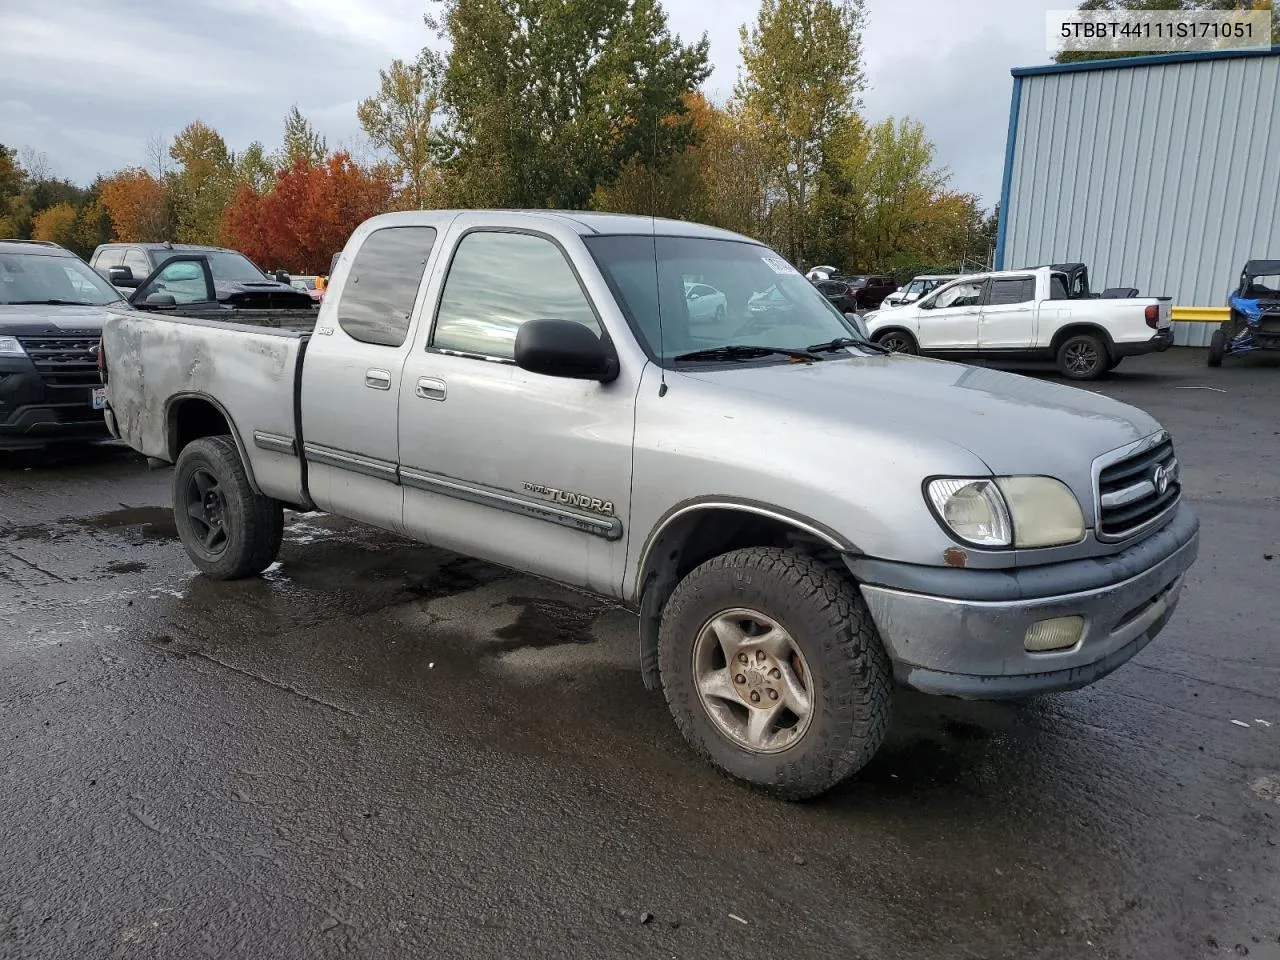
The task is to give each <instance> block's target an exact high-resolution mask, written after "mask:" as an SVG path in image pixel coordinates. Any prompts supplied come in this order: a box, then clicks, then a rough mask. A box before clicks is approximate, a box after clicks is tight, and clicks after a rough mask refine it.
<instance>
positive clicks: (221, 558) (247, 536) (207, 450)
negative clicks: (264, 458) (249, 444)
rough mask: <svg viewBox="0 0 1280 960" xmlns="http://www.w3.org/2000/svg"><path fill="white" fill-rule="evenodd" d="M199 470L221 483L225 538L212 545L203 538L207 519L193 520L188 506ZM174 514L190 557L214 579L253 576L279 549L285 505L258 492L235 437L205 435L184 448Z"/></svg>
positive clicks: (176, 474)
mask: <svg viewBox="0 0 1280 960" xmlns="http://www.w3.org/2000/svg"><path fill="white" fill-rule="evenodd" d="M197 473H199V474H201V476H203V477H206V478H207V477H212V478H213V479H214V480H215V481H216V484H217V487H216V491H217V495H218V498H219V501H220V502H219V510H218V519H219V524H218V526H219V527H220V528H221V529H222V531H223V535H224V536H223V538H222V540H221V542H220V543H219V544H218V546H217V547H216V548H212V549H211V548H209V547H206V545H205V542H204V540H205V537H206V536H207V534H208V531H209V527H208V524H207V522H203V521H198V520H196V519H193V517H192V516H191V513H190V512H189V511H188V509H187V504H188V500H189V499H190V498H191V496H192V495H193V494H194V493H195V482H196V481H195V476H196V475H197ZM173 517H174V523H175V525H176V526H177V528H178V536H179V538H180V539H181V540H182V545H183V546H184V547H185V548H186V550H187V555H188V556H189V557H190V558H191V560H192V562H194V563H195V565H196V566H197V567H199V568H200V570H201V572H203V573H204V574H205V576H208V577H212V578H213V579H215V580H239V579H242V578H244V577H251V576H255V575H256V574H259V573H261V572H262V571H263V570H265V569H266V568H267V567H269V566H270V565H271V564H272V563H274V562H275V559H276V556H277V555H278V554H279V553H280V541H281V539H282V538H283V535H284V508H283V507H282V505H281V503H280V501H278V500H273V499H272V498H271V497H264V496H262V495H261V494H258V493H254V491H253V487H252V486H251V485H250V484H249V475H248V474H247V473H246V472H245V469H244V464H243V463H242V462H241V460H240V451H239V450H237V449H236V444H235V441H234V440H232V439H231V437H228V436H217V437H202V438H200V439H199V440H193V441H192V442H191V443H189V444H187V445H186V446H185V447H183V449H182V453H180V454H179V455H178V463H177V466H176V467H175V469H174V471H173Z"/></svg>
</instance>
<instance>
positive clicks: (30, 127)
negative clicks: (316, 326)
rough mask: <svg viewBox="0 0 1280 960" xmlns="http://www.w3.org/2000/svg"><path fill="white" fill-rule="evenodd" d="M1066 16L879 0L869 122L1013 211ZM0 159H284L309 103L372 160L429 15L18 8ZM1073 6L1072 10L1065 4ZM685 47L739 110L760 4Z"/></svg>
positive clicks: (60, 165)
mask: <svg viewBox="0 0 1280 960" xmlns="http://www.w3.org/2000/svg"><path fill="white" fill-rule="evenodd" d="M1056 2H1058V0H1030V2H1028V0H984V2H983V3H982V5H981V12H980V13H979V12H977V11H976V5H975V4H973V3H957V2H955V0H869V11H868V12H869V21H870V23H869V26H868V29H867V32H866V35H865V36H864V52H865V57H866V66H867V75H868V79H869V81H870V89H869V90H868V91H867V93H866V95H865V105H866V112H867V115H868V117H869V119H871V120H878V119H882V118H883V117H885V116H889V115H893V116H904V115H907V116H911V117H913V118H915V119H917V120H920V121H921V122H923V123H924V124H925V129H926V131H927V133H928V135H929V136H930V137H931V138H932V139H933V140H934V142H935V143H936V144H937V147H938V161H939V162H940V163H942V164H945V165H946V166H948V167H949V168H950V169H951V171H952V173H953V181H952V186H953V187H954V188H956V189H959V190H970V191H974V192H977V193H979V194H981V195H982V196H983V198H984V199H985V200H986V202H987V203H992V202H994V201H995V200H996V199H997V196H998V192H999V185H1000V174H1001V167H1002V161H1003V155H1004V137H1005V130H1006V126H1007V121H1008V109H1009V92H1010V88H1011V81H1010V78H1009V68H1010V67H1011V66H1015V65H1022V64H1026V63H1038V62H1042V61H1043V60H1044V59H1045V58H1046V56H1047V54H1046V53H1045V51H1044V49H1043V44H1044V11H1045V9H1047V8H1048V7H1050V6H1052V5H1054V4H1055V3H1056ZM4 5H5V14H4V27H3V29H2V30H0V91H3V93H2V94H0V97H3V99H2V100H0V142H4V143H6V144H8V145H11V146H18V145H24V144H29V145H31V146H33V147H35V148H36V149H38V150H42V151H44V152H46V153H48V155H49V157H50V159H51V161H52V163H53V167H54V170H55V173H56V174H57V175H59V176H66V177H69V178H71V179H73V180H76V181H79V182H89V181H90V180H92V179H93V178H94V176H96V175H97V174H98V173H102V172H107V171H110V170H113V169H117V168H119V167H123V166H129V165H136V164H142V163H145V161H146V143H147V139H148V138H149V137H150V136H153V135H162V136H172V135H173V134H174V133H176V132H177V131H178V130H180V129H181V128H182V127H183V126H185V125H186V124H187V123H188V122H190V121H191V120H194V119H197V118H199V119H202V120H204V121H205V122H206V123H209V124H211V125H212V126H213V127H215V128H216V129H217V130H218V131H219V132H220V133H222V135H223V136H224V137H225V138H226V140H227V143H228V145H229V146H230V147H231V148H232V149H236V150H238V149H243V148H244V147H245V146H247V145H248V144H249V143H250V142H251V141H253V140H260V141H262V142H263V143H265V144H266V145H267V146H268V148H272V147H274V146H275V145H276V144H278V143H279V140H280V135H281V131H282V123H283V118H284V115H285V113H286V112H287V111H288V109H289V107H290V106H291V105H292V104H294V103H297V104H298V105H299V108H300V109H301V110H302V112H303V113H304V114H305V115H307V116H308V117H310V118H311V120H312V122H313V123H314V124H315V125H316V126H317V128H318V129H319V130H320V132H321V133H322V134H324V136H325V137H326V138H327V139H328V141H329V144H330V145H331V146H337V145H339V144H350V145H355V146H357V147H358V146H359V145H360V144H361V142H362V139H363V138H362V136H361V131H360V128H359V124H358V123H357V121H356V117H355V104H356V102H357V101H358V100H359V99H361V98H362V97H365V96H368V95H369V94H371V93H372V92H373V91H374V90H375V89H376V87H377V83H378V71H379V70H380V69H382V68H384V67H386V65H387V64H388V63H389V62H390V61H391V59H392V58H394V57H400V58H411V57H413V56H415V55H416V54H417V52H418V50H419V49H421V47H422V46H423V45H425V44H428V43H430V44H432V45H435V44H436V41H435V39H434V38H433V37H432V35H431V33H430V32H429V31H428V30H427V28H426V26H425V25H424V24H423V22H422V15H423V13H424V12H425V10H426V9H427V7H428V4H427V3H426V2H424V0H183V2H182V3H177V2H174V0H131V2H130V3H129V4H127V5H104V4H102V3H101V2H100V0H56V2H51V0H4ZM1059 5H1060V4H1059ZM665 6H666V9H667V12H668V17H669V22H670V27H671V29H672V31H673V32H675V33H678V34H679V35H680V36H681V38H682V39H683V40H684V41H685V42H692V41H694V40H696V39H698V38H699V37H700V36H701V35H702V34H703V33H704V32H705V33H706V34H707V35H708V38H709V39H710V42H711V58H712V62H713V65H714V71H713V73H712V75H711V77H710V78H709V79H708V81H707V83H706V91H707V93H708V94H709V95H710V96H711V97H712V99H714V100H717V101H723V100H724V99H726V98H727V97H728V96H729V95H730V94H731V93H732V91H733V86H734V83H735V81H736V80H737V75H738V70H739V67H740V65H741V58H740V57H739V56H738V27H739V25H740V24H742V23H745V22H749V21H751V20H752V19H754V17H755V15H756V11H757V7H758V4H757V2H756V0H718V2H716V3H707V2H706V0H665Z"/></svg>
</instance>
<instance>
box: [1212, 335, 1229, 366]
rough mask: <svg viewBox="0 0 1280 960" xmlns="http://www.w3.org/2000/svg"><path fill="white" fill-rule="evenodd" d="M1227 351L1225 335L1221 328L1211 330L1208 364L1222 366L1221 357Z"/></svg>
mask: <svg viewBox="0 0 1280 960" xmlns="http://www.w3.org/2000/svg"><path fill="white" fill-rule="evenodd" d="M1226 353H1227V335H1226V334H1225V333H1223V332H1222V331H1221V330H1215V331H1213V335H1212V336H1211V337H1209V357H1208V360H1209V366H1211V367H1220V366H1222V358H1223V357H1224V356H1226Z"/></svg>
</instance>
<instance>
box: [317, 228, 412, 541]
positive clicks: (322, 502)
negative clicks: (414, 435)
mask: <svg viewBox="0 0 1280 960" xmlns="http://www.w3.org/2000/svg"><path fill="white" fill-rule="evenodd" d="M436 238H437V228H436V227H434V226H423V225H405V226H398V225H396V226H382V227H377V228H375V229H373V230H372V231H371V232H369V233H368V234H367V235H366V236H365V237H364V239H363V242H361V243H360V244H359V246H358V247H357V249H356V253H355V257H354V259H353V260H352V261H351V264H350V266H349V267H348V268H347V270H346V276H345V277H340V278H339V281H338V283H337V284H335V286H334V287H333V289H332V290H331V291H330V294H329V296H328V297H326V298H325V303H324V306H323V307H322V308H321V312H320V316H319V318H318V319H317V321H316V330H315V335H314V336H313V337H312V339H311V343H310V344H309V346H308V349H307V354H306V357H305V360H304V362H303V365H302V426H303V433H302V436H303V440H304V441H305V443H304V447H303V454H304V455H305V457H306V460H307V480H308V486H309V487H310V490H311V497H312V499H313V500H314V501H315V503H316V506H318V507H319V508H320V509H322V510H328V511H330V512H332V513H337V514H340V515H342V516H345V517H351V518H353V519H356V520H363V521H365V522H367V523H372V524H375V525H376V526H380V527H384V528H389V529H397V530H398V529H400V525H401V521H402V519H403V501H402V497H401V491H400V486H399V449H398V426H397V416H398V412H399V404H400V376H401V372H402V371H403V368H404V362H405V357H406V355H407V354H408V352H409V349H410V345H411V337H410V327H411V325H412V320H413V316H414V304H415V303H416V302H417V299H418V293H419V288H420V287H421V286H422V281H423V276H424V274H425V273H426V270H427V265H428V263H429V262H430V260H431V257H432V252H433V250H434V248H435V242H436Z"/></svg>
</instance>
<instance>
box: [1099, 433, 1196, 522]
mask: <svg viewBox="0 0 1280 960" xmlns="http://www.w3.org/2000/svg"><path fill="white" fill-rule="evenodd" d="M1098 463H1099V469H1098V470H1097V471H1096V476H1097V491H1098V538H1099V539H1100V540H1124V539H1126V538H1128V537H1133V536H1137V535H1138V534H1139V533H1141V532H1142V531H1144V530H1148V529H1150V528H1151V527H1154V526H1155V525H1156V524H1157V523H1159V522H1160V520H1161V519H1163V518H1164V516H1165V515H1166V514H1167V513H1168V512H1169V511H1170V510H1172V509H1173V508H1174V507H1175V506H1176V505H1177V503H1178V498H1179V497H1180V496H1181V495H1182V484H1181V482H1180V479H1179V467H1178V458H1177V457H1176V456H1175V455H1174V452H1173V441H1172V440H1170V439H1169V436H1168V434H1160V435H1158V436H1156V437H1153V438H1151V439H1149V440H1144V441H1142V442H1141V443H1138V444H1134V445H1132V446H1130V447H1124V448H1121V449H1120V450H1118V451H1114V452H1113V453H1112V454H1110V455H1108V456H1106V457H1103V458H1101V459H1100V460H1099V461H1098Z"/></svg>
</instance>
